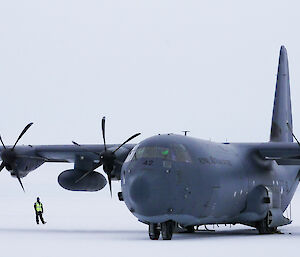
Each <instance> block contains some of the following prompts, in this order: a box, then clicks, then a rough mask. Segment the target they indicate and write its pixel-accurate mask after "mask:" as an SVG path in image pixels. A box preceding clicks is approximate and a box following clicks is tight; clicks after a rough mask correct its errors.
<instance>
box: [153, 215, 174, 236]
mask: <svg viewBox="0 0 300 257" xmlns="http://www.w3.org/2000/svg"><path fill="white" fill-rule="evenodd" d="M174 228H175V222H174V221H172V220H168V221H166V222H163V223H161V224H160V225H159V224H155V223H150V224H149V237H150V239H151V240H158V239H159V236H160V231H161V234H162V238H163V240H171V239H172V236H173V233H174Z"/></svg>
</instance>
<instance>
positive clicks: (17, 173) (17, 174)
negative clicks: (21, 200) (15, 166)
mask: <svg viewBox="0 0 300 257" xmlns="http://www.w3.org/2000/svg"><path fill="white" fill-rule="evenodd" d="M16 176H17V178H18V180H19V183H20V185H21V187H22V189H23V191H24V193H25V189H24V186H23V184H22V181H21V178H20V176H19V172H18V171H16Z"/></svg>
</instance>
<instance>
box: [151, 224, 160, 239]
mask: <svg viewBox="0 0 300 257" xmlns="http://www.w3.org/2000/svg"><path fill="white" fill-rule="evenodd" d="M159 235H160V228H159V226H158V224H156V223H150V224H149V237H150V239H151V240H158V239H159Z"/></svg>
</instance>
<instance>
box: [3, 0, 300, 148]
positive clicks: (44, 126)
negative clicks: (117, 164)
mask: <svg viewBox="0 0 300 257" xmlns="http://www.w3.org/2000/svg"><path fill="white" fill-rule="evenodd" d="M299 7H300V4H299V3H298V1H284V2H283V1H274V0H272V1H256V0H253V1H233V0H229V1H176V0H175V1H174V0H170V1H167V0H166V1H161V0H159V1H156V0H153V1H138V0H136V1H133V0H132V1H124V0H122V1H121V0H120V1H117V0H114V1H111V0H109V1H100V0H94V1H93V0H87V1H75V0H72V1H71V0H70V1H67V0H51V1H48V0H45V1H21V0H19V1H15V0H10V1H4V0H2V1H0V85H1V122H0V132H1V135H3V137H4V140H5V142H7V143H8V144H12V143H13V142H14V140H15V138H16V137H17V136H18V134H19V133H20V131H21V130H22V128H23V127H24V126H25V125H26V124H27V123H28V122H30V121H33V122H34V123H35V124H34V126H33V127H32V128H31V129H30V131H29V132H28V134H27V135H26V136H25V137H24V138H23V139H22V142H21V143H24V144H68V143H70V142H71V140H78V141H79V142H83V143H102V140H101V135H100V119H101V117H102V116H104V115H105V116H106V117H107V140H108V141H109V142H111V143H117V142H121V141H123V140H124V139H125V138H127V137H129V136H130V135H131V134H133V133H136V132H141V133H142V136H140V137H139V139H136V141H135V142H138V141H139V140H142V139H144V138H147V137H149V136H152V135H154V134H157V133H165V132H174V133H181V130H184V129H188V130H191V131H192V132H191V135H192V136H195V137H200V138H204V139H209V138H211V139H212V140H216V141H224V140H225V139H226V138H227V139H228V141H237V142H238V141H252V142H253V141H265V140H268V137H269V132H270V124H271V114H272V105H273V97H274V88H275V82H276V72H277V63H278V54H279V49H280V46H281V45H282V44H284V45H286V47H287V50H288V54H289V60H290V71H291V74H290V77H291V86H292V89H291V91H292V97H293V100H294V101H293V113H294V125H295V126H294V127H295V133H296V134H299V133H300V119H297V116H300V114H299V112H300V106H299V105H300V104H299V101H297V95H299V93H300V86H299V84H300V77H299V76H300V75H299V72H298V70H299V67H300V47H299V46H300V37H299V33H298V32H299V27H298V26H299V24H300V16H299ZM297 102H298V103H297Z"/></svg>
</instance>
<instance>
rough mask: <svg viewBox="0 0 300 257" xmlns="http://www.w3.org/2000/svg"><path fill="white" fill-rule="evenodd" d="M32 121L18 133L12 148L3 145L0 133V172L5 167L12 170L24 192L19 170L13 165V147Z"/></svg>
mask: <svg viewBox="0 0 300 257" xmlns="http://www.w3.org/2000/svg"><path fill="white" fill-rule="evenodd" d="M32 124H33V123H32V122H31V123H29V124H28V125H26V127H25V128H24V129H23V131H22V132H21V134H20V135H19V137H18V139H17V140H16V142H15V143H14V145H13V147H12V148H7V147H6V146H5V144H4V143H3V140H2V137H1V135H0V141H1V144H2V146H3V148H4V149H3V151H2V153H1V159H2V163H1V165H0V172H1V171H2V170H3V169H4V168H6V169H7V170H8V171H10V170H12V171H13V174H15V175H16V177H17V178H18V181H19V183H20V185H21V187H22V189H23V191H24V192H25V189H24V186H23V184H22V181H21V178H20V174H19V170H18V169H17V167H16V166H15V161H16V159H17V154H16V152H15V147H16V145H17V143H18V142H19V140H20V139H21V138H22V136H23V135H24V134H25V133H26V131H27V130H28V129H29V128H30V127H31V125H32Z"/></svg>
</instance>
